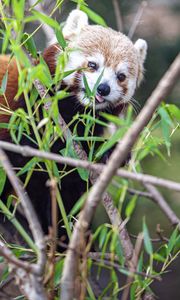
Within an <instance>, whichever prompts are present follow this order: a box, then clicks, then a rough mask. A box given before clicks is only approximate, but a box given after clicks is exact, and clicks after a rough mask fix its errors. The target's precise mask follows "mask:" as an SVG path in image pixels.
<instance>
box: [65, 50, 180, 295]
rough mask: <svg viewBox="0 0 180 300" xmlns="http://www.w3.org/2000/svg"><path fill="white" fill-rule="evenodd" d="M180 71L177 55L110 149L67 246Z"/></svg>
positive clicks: (71, 264) (73, 259) (71, 276)
mask: <svg viewBox="0 0 180 300" xmlns="http://www.w3.org/2000/svg"><path fill="white" fill-rule="evenodd" d="M179 75H180V55H179V56H178V57H177V58H176V59H175V61H174V62H173V64H172V65H171V66H170V68H169V70H168V71H167V72H166V74H165V75H164V76H163V78H162V79H161V81H160V82H159V84H158V86H157V88H156V89H155V90H154V92H153V93H152V95H151V96H150V98H149V99H148V101H147V103H146V105H145V106H144V108H143V109H142V110H141V112H140V114H139V115H138V117H137V118H136V120H135V122H134V123H133V125H132V127H131V128H130V129H129V130H128V132H127V134H126V135H125V136H124V138H123V139H122V141H121V143H120V144H118V145H117V147H116V149H115V150H114V152H113V153H112V155H111V157H110V159H109V162H108V164H107V166H106V168H104V170H103V172H102V173H101V174H100V176H99V178H98V180H97V181H96V183H95V184H94V186H93V187H92V189H91V192H90V193H89V195H88V197H87V201H86V203H85V206H84V209H83V210H82V211H81V214H80V217H79V220H78V221H77V222H76V224H75V227H74V231H73V234H72V237H71V240H70V248H72V249H76V248H78V243H79V240H80V239H82V238H84V234H85V232H86V230H87V228H88V226H89V224H90V222H91V219H92V217H93V215H94V212H95V209H96V207H97V205H98V204H99V202H100V200H101V198H102V196H103V195H104V192H105V189H106V188H107V186H108V184H109V183H110V181H111V179H112V177H113V175H114V174H115V173H116V171H117V169H118V167H119V166H120V165H121V164H122V162H123V161H124V159H125V158H126V156H127V153H128V152H129V151H130V149H131V148H132V146H133V145H134V143H135V142H136V139H137V137H138V135H139V134H140V132H141V131H142V130H143V128H144V127H145V126H146V125H147V124H148V122H149V120H150V119H151V117H152V115H153V113H154V111H155V110H156V108H157V107H158V105H159V104H160V102H161V100H162V99H164V98H165V97H166V96H167V95H168V93H170V92H171V90H172V88H173V86H174V85H175V83H176V81H177V79H178V77H179ZM78 258H79V257H78V255H77V254H75V252H74V251H71V250H68V251H67V256H66V259H65V264H64V270H63V277H62V289H61V298H62V299H63V300H71V299H72V298H73V294H74V284H75V278H76V274H77V266H78Z"/></svg>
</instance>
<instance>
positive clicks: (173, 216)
mask: <svg viewBox="0 0 180 300" xmlns="http://www.w3.org/2000/svg"><path fill="white" fill-rule="evenodd" d="M144 186H145V187H146V189H147V190H148V191H149V192H150V193H151V195H152V200H153V201H154V202H155V203H156V204H157V205H158V206H159V207H160V208H161V210H162V211H163V212H164V214H165V215H166V216H167V218H168V219H169V221H170V222H171V224H172V225H174V226H176V225H178V227H179V229H180V219H179V218H178V217H177V216H176V214H175V213H174V212H173V210H172V209H171V208H170V207H169V205H168V204H167V202H166V201H165V200H164V198H163V196H162V195H161V194H160V193H159V191H158V190H157V189H156V188H155V187H154V186H153V185H151V184H149V183H145V184H144Z"/></svg>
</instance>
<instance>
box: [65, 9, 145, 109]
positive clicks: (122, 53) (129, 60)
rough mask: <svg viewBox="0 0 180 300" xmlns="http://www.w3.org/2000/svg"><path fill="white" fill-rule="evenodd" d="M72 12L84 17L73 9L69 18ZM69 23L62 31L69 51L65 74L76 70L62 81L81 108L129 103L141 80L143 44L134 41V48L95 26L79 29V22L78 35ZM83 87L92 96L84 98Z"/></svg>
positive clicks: (132, 45) (128, 42) (129, 43)
mask: <svg viewBox="0 0 180 300" xmlns="http://www.w3.org/2000/svg"><path fill="white" fill-rule="evenodd" d="M75 12H76V13H75ZM73 13H74V14H75V16H76V14H77V15H78V16H79V14H80V15H81V14H83V18H85V16H86V15H85V14H84V13H83V12H80V11H76V10H75V11H73V12H72V13H71V14H70V16H69V18H71V15H73ZM76 17H77V16H76ZM86 17H87V16H86ZM69 18H68V19H69ZM71 21H72V19H71V20H70V21H69V22H68V20H67V25H66V26H65V28H64V34H65V35H66V36H67V38H68V39H69V40H70V42H69V47H70V48H72V51H71V52H70V55H69V61H68V63H67V65H66V67H65V71H69V70H74V69H77V71H75V72H74V73H72V74H71V75H69V76H67V77H66V78H65V79H64V82H65V84H66V85H67V86H69V87H71V90H73V87H76V89H75V90H76V92H75V93H76V96H77V98H78V100H79V101H80V102H81V103H82V104H83V105H84V106H93V105H94V102H95V108H96V109H97V110H99V109H104V108H107V107H110V106H116V105H117V104H119V103H120V102H121V103H127V102H128V101H130V100H131V98H132V96H133V94H134V92H135V88H136V86H137V85H138V83H139V82H140V81H141V77H142V71H143V62H144V59H145V55H146V48H147V46H146V42H145V41H143V40H138V41H137V42H136V43H135V45H134V44H133V43H132V42H131V41H130V40H129V39H128V38H127V37H126V36H125V35H123V34H122V33H120V32H116V31H114V30H112V29H110V28H104V27H102V26H97V25H87V24H85V25H84V26H82V23H83V22H80V25H81V26H80V25H79V26H80V29H79V31H78V33H77V32H76V33H75V34H73V30H72V29H71V25H72V24H71ZM76 21H77V20H76ZM81 21H82V20H81ZM76 23H77V22H76ZM73 24H74V22H73ZM68 26H69V27H68ZM74 26H75V25H73V28H74ZM68 30H69V31H68ZM85 79H86V80H85ZM85 81H86V83H85ZM87 84H88V87H89V89H90V90H91V91H93V93H92V94H93V95H94V97H89V95H87V92H86V87H85V86H86V85H87Z"/></svg>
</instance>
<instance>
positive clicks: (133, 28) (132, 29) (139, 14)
mask: <svg viewBox="0 0 180 300" xmlns="http://www.w3.org/2000/svg"><path fill="white" fill-rule="evenodd" d="M146 7H147V1H142V2H141V4H140V6H139V8H138V11H137V13H136V15H135V18H134V20H133V23H132V25H131V27H130V29H129V33H128V37H129V38H130V39H132V38H133V35H134V33H135V31H136V28H137V26H138V24H139V22H140V19H141V17H142V15H143V13H144V9H145V8H146Z"/></svg>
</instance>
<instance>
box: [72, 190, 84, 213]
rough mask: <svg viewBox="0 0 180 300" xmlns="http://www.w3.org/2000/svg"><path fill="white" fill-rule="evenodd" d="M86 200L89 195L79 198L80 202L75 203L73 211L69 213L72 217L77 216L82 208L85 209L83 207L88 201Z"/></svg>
mask: <svg viewBox="0 0 180 300" xmlns="http://www.w3.org/2000/svg"><path fill="white" fill-rule="evenodd" d="M86 198H87V193H84V194H83V195H82V196H81V197H80V198H79V200H78V201H77V202H76V203H75V205H74V206H73V208H72V209H71V211H70V212H69V215H70V216H74V215H76V214H77V213H78V212H79V211H80V210H81V208H82V207H83V205H84V203H85V201H86Z"/></svg>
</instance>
